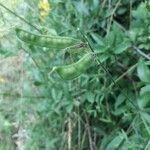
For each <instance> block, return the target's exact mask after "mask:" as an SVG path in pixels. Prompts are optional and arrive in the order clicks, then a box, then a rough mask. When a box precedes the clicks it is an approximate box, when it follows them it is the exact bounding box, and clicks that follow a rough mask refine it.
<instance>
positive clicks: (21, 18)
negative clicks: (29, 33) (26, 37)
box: [0, 3, 41, 33]
mask: <svg viewBox="0 0 150 150" xmlns="http://www.w3.org/2000/svg"><path fill="white" fill-rule="evenodd" d="M0 6H1V7H3V8H4V9H5V10H7V11H8V12H10V13H11V14H13V15H15V16H16V17H18V18H19V19H20V20H22V21H23V22H25V23H26V24H28V25H29V26H31V27H33V28H34V29H36V30H37V31H39V32H40V33H41V30H40V29H38V28H37V27H36V26H35V25H33V24H31V23H30V22H28V21H27V20H25V19H24V18H23V17H21V16H19V15H18V14H16V13H15V12H13V11H12V10H10V9H9V8H7V7H6V6H4V5H3V4H2V3H0Z"/></svg>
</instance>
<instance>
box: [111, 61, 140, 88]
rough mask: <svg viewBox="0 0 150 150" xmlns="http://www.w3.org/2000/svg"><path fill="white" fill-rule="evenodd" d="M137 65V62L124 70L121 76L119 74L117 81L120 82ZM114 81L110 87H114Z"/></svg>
mask: <svg viewBox="0 0 150 150" xmlns="http://www.w3.org/2000/svg"><path fill="white" fill-rule="evenodd" d="M136 66H137V63H136V64H135V65H133V66H132V67H130V68H129V69H128V70H127V71H126V72H124V73H123V74H122V75H121V76H119V77H118V78H117V79H116V80H115V83H117V82H119V81H120V80H121V79H122V78H123V77H124V76H126V75H127V74H128V73H129V72H131V71H133V70H134V69H135V68H136ZM114 85H115V84H114V82H112V83H111V84H110V85H109V87H108V88H112V87H113V86H114Z"/></svg>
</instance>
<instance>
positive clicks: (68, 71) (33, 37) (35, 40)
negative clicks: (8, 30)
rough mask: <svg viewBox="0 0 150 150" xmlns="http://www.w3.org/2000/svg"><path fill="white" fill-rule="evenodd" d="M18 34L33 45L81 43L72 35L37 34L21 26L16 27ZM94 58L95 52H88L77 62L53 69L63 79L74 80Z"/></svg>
mask: <svg viewBox="0 0 150 150" xmlns="http://www.w3.org/2000/svg"><path fill="white" fill-rule="evenodd" d="M16 35H17V37H18V38H19V39H20V40H22V41H24V42H26V43H29V44H31V45H37V46H40V47H47V48H55V49H64V48H66V47H69V46H73V45H76V44H78V43H81V41H80V40H77V39H74V38H71V37H62V36H43V35H37V34H33V33H31V32H28V31H25V30H23V29H20V28H16ZM92 60H93V54H92V53H91V52H88V53H86V54H85V55H84V56H83V57H82V58H81V59H80V60H78V61H77V62H75V63H72V64H70V65H64V66H55V67H53V70H55V71H56V72H57V73H58V74H59V75H60V77H61V78H62V79H64V80H72V79H74V78H77V77H78V76H80V75H81V74H82V73H83V72H85V71H86V70H87V69H88V68H89V66H90V65H91V62H92Z"/></svg>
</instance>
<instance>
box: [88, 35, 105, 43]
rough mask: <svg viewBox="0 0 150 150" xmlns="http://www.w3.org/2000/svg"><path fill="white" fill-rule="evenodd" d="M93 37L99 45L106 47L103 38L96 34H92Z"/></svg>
mask: <svg viewBox="0 0 150 150" xmlns="http://www.w3.org/2000/svg"><path fill="white" fill-rule="evenodd" d="M91 36H92V38H93V39H94V41H95V42H96V43H97V44H98V45H100V46H104V40H103V39H102V37H101V36H99V35H98V34H96V33H91Z"/></svg>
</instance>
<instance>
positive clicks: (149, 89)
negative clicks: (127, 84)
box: [140, 85, 150, 95]
mask: <svg viewBox="0 0 150 150" xmlns="http://www.w3.org/2000/svg"><path fill="white" fill-rule="evenodd" d="M145 94H150V85H146V86H144V87H142V88H141V91H140V95H145Z"/></svg>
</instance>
